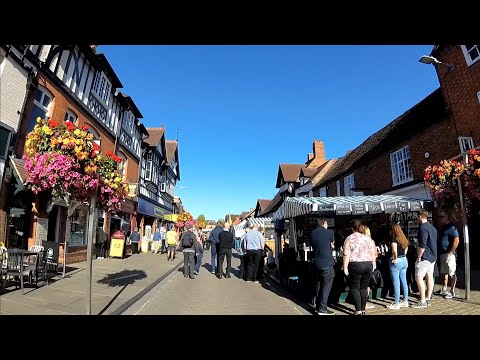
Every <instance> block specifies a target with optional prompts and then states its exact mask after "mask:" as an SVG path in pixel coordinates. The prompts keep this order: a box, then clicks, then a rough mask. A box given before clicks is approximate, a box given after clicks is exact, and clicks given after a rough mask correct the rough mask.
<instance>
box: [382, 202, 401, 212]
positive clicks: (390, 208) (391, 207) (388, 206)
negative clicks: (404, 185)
mask: <svg viewBox="0 0 480 360" xmlns="http://www.w3.org/2000/svg"><path fill="white" fill-rule="evenodd" d="M383 208H384V209H385V213H386V214H391V213H394V212H397V211H398V208H397V203H396V202H386V203H383Z"/></svg>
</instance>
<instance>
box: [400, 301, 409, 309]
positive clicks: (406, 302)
mask: <svg viewBox="0 0 480 360" xmlns="http://www.w3.org/2000/svg"><path fill="white" fill-rule="evenodd" d="M400 307H401V308H402V307H403V308H408V300H403V301H401V302H400Z"/></svg>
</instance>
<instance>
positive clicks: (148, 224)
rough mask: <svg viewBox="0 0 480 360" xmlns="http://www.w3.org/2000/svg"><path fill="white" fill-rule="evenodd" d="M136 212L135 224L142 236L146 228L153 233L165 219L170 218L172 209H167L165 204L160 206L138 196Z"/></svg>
mask: <svg viewBox="0 0 480 360" xmlns="http://www.w3.org/2000/svg"><path fill="white" fill-rule="evenodd" d="M137 212H138V217H137V226H138V229H139V231H140V235H141V236H142V237H143V235H145V233H146V232H145V230H146V229H148V230H149V232H150V231H151V232H152V233H153V232H154V231H155V229H156V228H157V227H160V226H161V224H162V223H163V222H164V221H165V220H166V219H169V218H170V219H172V209H168V208H167V207H166V206H165V205H163V206H162V205H159V204H156V203H153V202H150V201H148V200H146V199H144V198H141V197H139V198H138V211H137Z"/></svg>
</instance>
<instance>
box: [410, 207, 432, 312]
mask: <svg viewBox="0 0 480 360" xmlns="http://www.w3.org/2000/svg"><path fill="white" fill-rule="evenodd" d="M418 221H419V223H420V226H419V228H418V246H417V261H416V263H415V280H416V282H417V287H418V292H419V293H420V301H419V302H417V303H416V304H415V305H413V306H412V307H413V308H417V309H420V308H426V307H427V306H429V305H430V299H431V297H432V292H433V286H434V285H435V282H434V278H433V271H434V268H435V261H436V260H437V230H436V229H435V227H434V226H433V225H432V224H430V223H429V222H428V212H427V211H426V210H423V209H422V210H420V211H419V213H418ZM424 278H426V280H427V294H426V296H425V284H424V283H423V279H424Z"/></svg>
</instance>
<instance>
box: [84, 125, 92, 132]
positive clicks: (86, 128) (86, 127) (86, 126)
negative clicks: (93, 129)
mask: <svg viewBox="0 0 480 360" xmlns="http://www.w3.org/2000/svg"><path fill="white" fill-rule="evenodd" d="M89 128H90V127H89V126H88V125H83V127H82V130H85V131H87V130H88V129H89Z"/></svg>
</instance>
